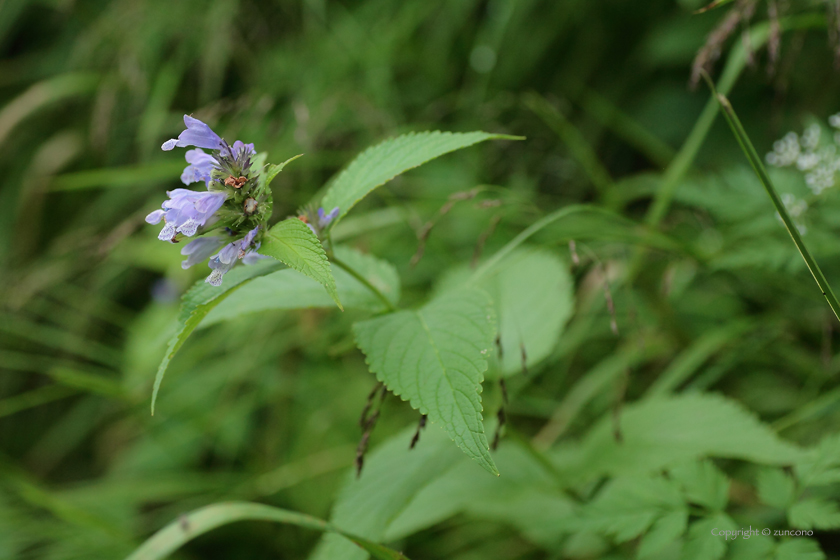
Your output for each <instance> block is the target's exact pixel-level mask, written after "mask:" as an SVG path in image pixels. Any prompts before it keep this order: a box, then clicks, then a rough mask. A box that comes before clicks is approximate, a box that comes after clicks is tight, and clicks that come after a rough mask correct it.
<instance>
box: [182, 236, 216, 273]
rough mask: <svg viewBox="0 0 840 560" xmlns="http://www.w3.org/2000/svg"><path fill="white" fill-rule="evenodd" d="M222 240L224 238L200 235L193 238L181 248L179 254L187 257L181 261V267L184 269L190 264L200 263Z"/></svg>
mask: <svg viewBox="0 0 840 560" xmlns="http://www.w3.org/2000/svg"><path fill="white" fill-rule="evenodd" d="M224 242H225V241H224V239H222V238H220V237H200V238H198V239H193V240H192V241H190V242H189V243H187V244H186V245H184V248H183V249H181V254H182V255H184V256H185V257H187V258H186V259H185V260H184V261H182V262H181V268H183V269H184V270H186V269H188V268H189V267H191V266H192V265H194V264H198V263H200V262H201V261H203V260H204V259H206V258H208V257H209V256H210V255H212V254H213V253H215V252H216V250H217V249H218V248H219V247H220V246H221V245H222V244H223V243H224Z"/></svg>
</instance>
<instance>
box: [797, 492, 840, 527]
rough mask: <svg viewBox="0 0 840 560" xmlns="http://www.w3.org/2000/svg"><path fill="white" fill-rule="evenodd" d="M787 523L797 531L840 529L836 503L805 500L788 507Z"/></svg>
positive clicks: (811, 499) (839, 512)
mask: <svg viewBox="0 0 840 560" xmlns="http://www.w3.org/2000/svg"><path fill="white" fill-rule="evenodd" d="M788 521H789V522H790V525H791V527H796V528H797V529H836V528H838V527H840V508H838V506H837V502H829V501H826V500H821V499H819V498H807V499H805V500H801V501H799V502H796V503H795V504H793V505H792V506H790V509H789V510H788Z"/></svg>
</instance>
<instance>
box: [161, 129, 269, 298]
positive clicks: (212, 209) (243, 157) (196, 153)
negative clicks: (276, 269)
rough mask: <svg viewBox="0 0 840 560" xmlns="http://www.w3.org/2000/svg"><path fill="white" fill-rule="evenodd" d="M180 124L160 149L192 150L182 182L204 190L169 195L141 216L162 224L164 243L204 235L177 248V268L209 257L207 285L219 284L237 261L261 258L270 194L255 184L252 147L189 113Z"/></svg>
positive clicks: (259, 184) (257, 180)
mask: <svg viewBox="0 0 840 560" xmlns="http://www.w3.org/2000/svg"><path fill="white" fill-rule="evenodd" d="M184 124H185V125H186V127H187V128H186V130H184V131H183V132H182V133H181V134H180V135H179V136H178V138H173V139H171V140H167V141H166V142H164V143H163V146H161V147H162V148H163V149H164V150H166V151H169V150H172V149H173V148H175V147H179V148H185V147H188V146H193V147H194V148H195V149H192V150H189V151H188V152H187V153H186V160H187V163H188V165H187V167H186V168H185V169H184V172H183V173H182V174H181V182H183V183H184V184H185V185H190V184H192V183H199V182H204V184H205V186H206V188H207V190H206V191H193V190H189V189H175V190H173V191H169V192H168V193H167V194H168V195H169V199H168V200H166V201H164V203H163V204H162V205H161V209H160V210H155V211H154V212H152V213H151V214H149V215H148V216H146V221H147V222H148V223H150V224H157V223H160V221H161V220H163V221H164V226H163V229H162V230H161V231H160V234H159V235H158V238H159V239H161V240H162V241H167V242H169V243H178V242H179V241H181V240H182V239H183V238H184V237H195V236H196V235H200V236H203V237H199V238H196V239H193V240H192V241H190V242H189V243H187V244H186V245H185V246H184V248H183V249H181V254H182V255H184V256H185V257H186V259H185V260H184V261H183V263H181V266H182V267H183V268H189V267H191V266H193V265H194V264H198V263H200V262H202V261H204V260H205V259H208V258H209V259H210V262H209V265H210V269H211V273H210V275H209V276H208V277H207V280H206V281H207V282H208V283H210V284H212V285H213V286H220V285H221V283H222V277H223V276H224V275H225V273H227V272H228V271H229V270H230V269H232V268H233V267H234V266H235V265H236V263H237V262H238V261H240V260H242V261H243V262H244V263H246V264H250V263H253V262H254V261H255V260H258V259H260V258H263V255H260V254H259V253H257V252H256V251H257V249H259V247H260V242H261V240H262V237H263V235H264V233H265V231H266V229H267V223H268V219H269V217H270V216H271V209H272V199H271V192H270V191H269V190H268V188H267V187H266V186H265V185H264V184H262V183H261V182H260V181H259V171H260V170H256V169H253V160H254V156H255V155H256V152H255V151H254V145H253V144H245V143H243V142H240V141H239V140H237V141H236V142H234V143H233V145H232V146H231V145H229V144H228V143H227V142H225V140H224V139H222V138H221V137H220V136H219V135H218V134H216V133H215V132H213V130H212V129H211V128H210V127H209V126H207V125H206V124H205V123H203V122H201V121H200V120H198V119H194V118H192V117H190V116H188V115H184ZM204 150H209V151H210V152H209V153H208V152H205V151H204ZM214 253H215V254H214Z"/></svg>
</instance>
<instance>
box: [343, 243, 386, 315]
mask: <svg viewBox="0 0 840 560" xmlns="http://www.w3.org/2000/svg"><path fill="white" fill-rule="evenodd" d="M330 261H331V262H332V263H333V264H335V265H336V266H337V267H339V268H341V269H344V271H345V272H346V273H347V274H349V275H350V276H352V277H353V278H355V279H356V280H358V281H359V282H360V283H361V284H362V285H363V286H364V287H365V288H367V289H368V290H370V291H371V292H372V293H373V295H375V296H376V297H378V298H379V299H380V300H381V301H382V303H384V304H385V307H386V308H387V309H388V312H389V313H394V312H395V311H397V308H396V307H395V306H394V304H393V303H391V300H389V299H388V298H387V297H385V294H383V293H382V292H380V291H379V290H378V289H377V288H376V286H374V285H373V284H371V283H370V281H368V279H367V278H365V277H364V276H362V275H361V274H359V273H358V272H356V270H355V269H353V267H351V266H350V265H348V264H347V263H345V262H344V261H342V260H341V259H339V258H338V257H336V256H335V254H330Z"/></svg>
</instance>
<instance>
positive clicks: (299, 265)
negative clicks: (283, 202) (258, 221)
mask: <svg viewBox="0 0 840 560" xmlns="http://www.w3.org/2000/svg"><path fill="white" fill-rule="evenodd" d="M260 253H261V254H263V255H268V256H270V257H274V258H275V259H277V260H278V261H281V262H283V263H285V264H287V265H288V266H289V268H293V269H294V270H297V271H298V272H300V273H302V274H305V275H307V276H309V277H310V278H312V279H313V280H315V281H316V282H318V283H319V284H321V285H322V286H324V288H325V289H326V290H327V293H328V294H329V295H330V297H332V299H333V301H335V303H336V305H338V307H339V309H343V307H342V306H341V301H340V300H339V299H338V292H337V291H336V287H335V278H333V275H332V270H331V269H330V262H329V261H328V260H327V254H326V253H325V252H324V247H323V246H322V245H321V242H320V241H319V240H318V238H317V237H316V236H315V234H314V233H312V230H310V229H309V227H308V226H307V225H306V224H305V223H303V222H302V221H300V220H298V219H297V218H288V219H286V220H283V221H282V222H280V223H278V224H275V225H274V227H272V228H271V229H270V230H268V233H267V234H266V236H265V240H264V241H263V243H262V246H261V247H260Z"/></svg>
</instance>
